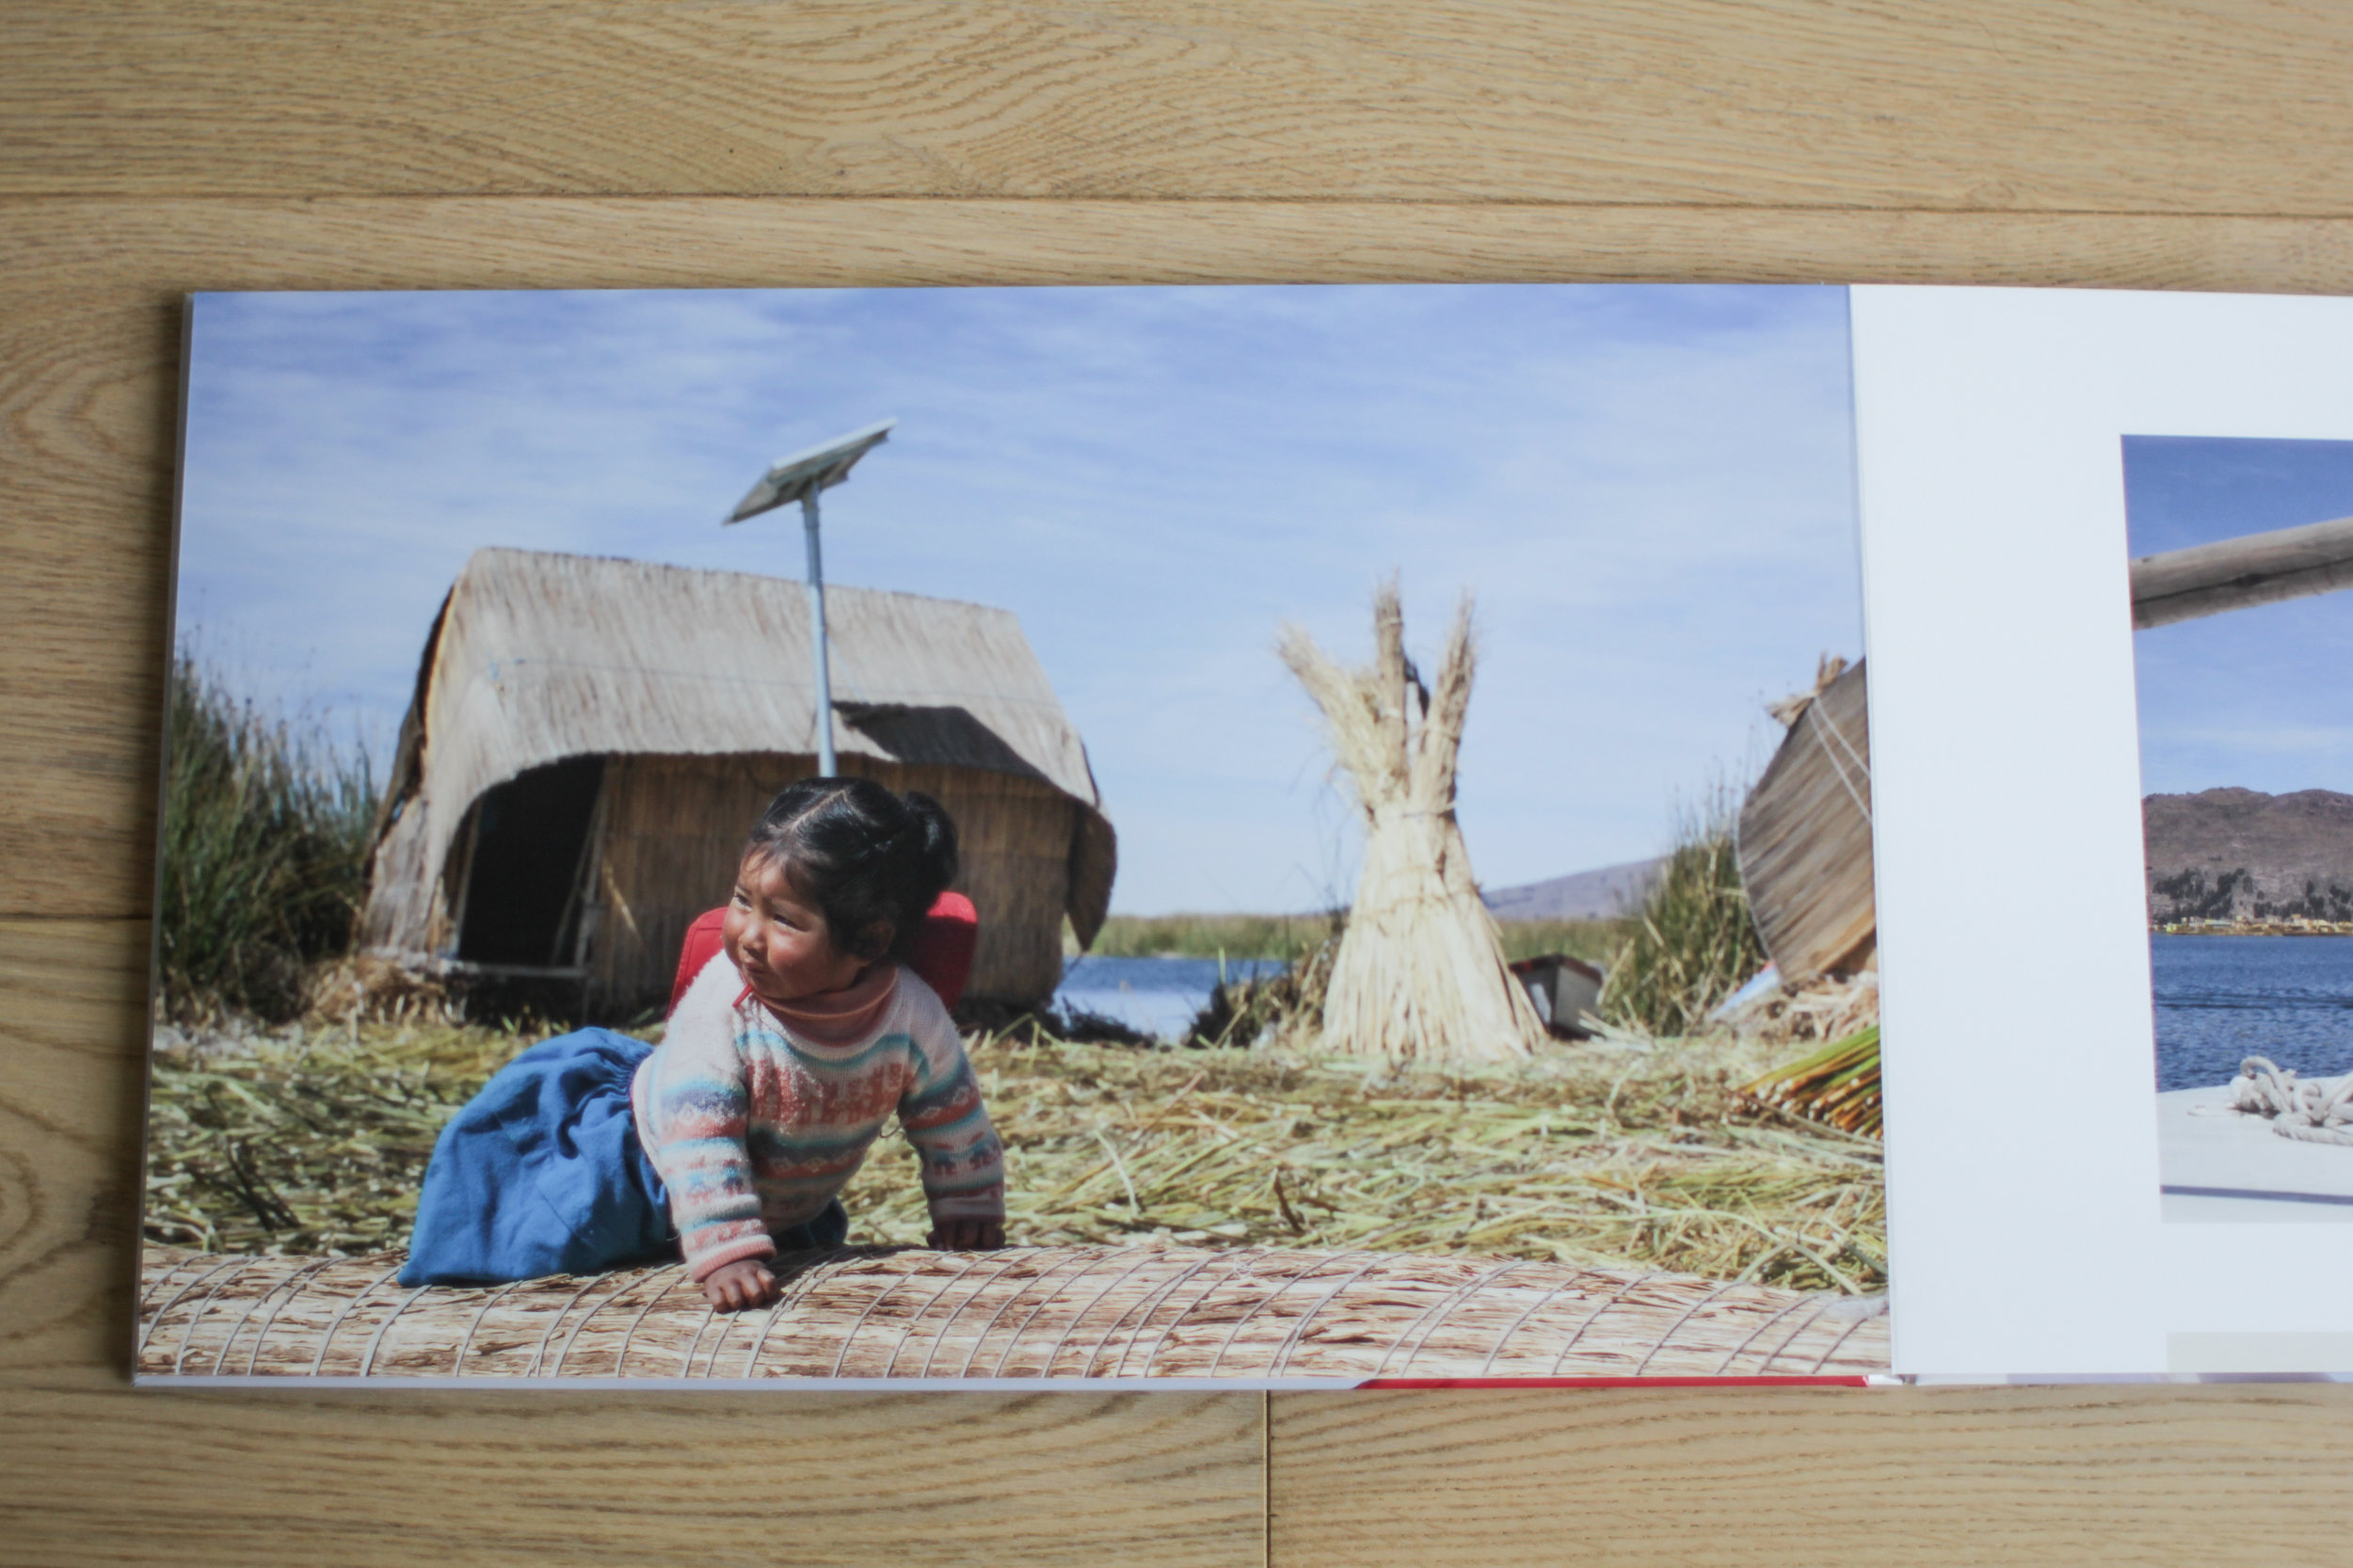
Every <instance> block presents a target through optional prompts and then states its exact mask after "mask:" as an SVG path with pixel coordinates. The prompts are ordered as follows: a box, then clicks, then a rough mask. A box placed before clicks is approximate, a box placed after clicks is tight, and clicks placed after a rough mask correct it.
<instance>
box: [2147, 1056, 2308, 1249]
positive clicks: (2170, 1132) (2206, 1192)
mask: <svg viewBox="0 0 2353 1568" xmlns="http://www.w3.org/2000/svg"><path fill="white" fill-rule="evenodd" d="M2230 1104H2231V1090H2230V1087H2229V1085H2227V1084H2217V1085H2216V1086H2215V1087H2213V1088H2210V1089H2176V1090H2173V1091H2171V1092H2170V1093H2168V1094H2162V1095H2159V1096H2157V1169H2158V1172H2159V1179H2160V1180H2161V1181H2162V1183H2163V1191H2164V1193H2165V1217H2166V1219H2167V1220H2169V1221H2188V1222H2192V1223H2198V1222H2205V1223H2245V1222H2249V1221H2286V1222H2301V1223H2306V1224H2309V1223H2313V1222H2320V1223H2323V1224H2326V1223H2329V1222H2331V1221H2334V1222H2339V1223H2345V1222H2353V1144H2308V1143H2304V1142H2302V1141H2300V1140H2298V1139H2295V1138H2282V1137H2281V1136H2280V1135H2279V1134H2278V1133H2276V1132H2274V1131H2272V1130H2271V1123H2270V1122H2269V1121H2268V1120H2267V1119H2265V1118H2264V1117H2262V1116H2250V1115H2246V1114H2243V1113H2240V1112H2233V1111H2232V1110H2231V1109H2230Z"/></svg>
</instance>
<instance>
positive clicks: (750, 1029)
mask: <svg viewBox="0 0 2353 1568" xmlns="http://www.w3.org/2000/svg"><path fill="white" fill-rule="evenodd" d="M955 872H956V836H955V825H954V824H953V823H952V822H951V821H950V820H949V818H948V815H947V813H946V812H945V811H943V810H941V809H940V808H939V806H938V804H937V803H936V802H935V801H933V800H932V799H930V797H928V796H926V795H922V794H918V793H915V792H908V793H907V794H905V795H904V796H901V795H895V794H893V793H891V792H890V791H888V790H887V789H884V788H883V787H882V786H881V785H879V784H876V783H873V782H872V780H869V779H862V778H820V779H809V780H806V781H804V782H802V783H799V784H795V785H793V786H792V788H791V789H788V790H786V791H785V792H783V793H782V794H779V795H778V796H776V799H775V800H774V801H772V802H771V803H770V804H769V807H768V809H767V810H766V811H765V812H763V813H762V814H761V816H760V821H759V823H758V824H756V825H755V826H754V827H753V829H752V835H751V840H750V842H749V843H748V844H747V845H746V846H745V848H744V857H743V862H742V865H741V867H740V868H739V870H738V872H737V874H736V885H735V889H734V894H733V897H732V898H731V900H730V901H729V903H728V910H727V914H726V917H725V923H724V925H723V927H722V951H721V952H719V953H718V954H717V955H715V956H713V957H712V959H711V961H710V962H709V963H708V964H707V965H705V966H704V968H703V969H702V972H701V973H700V974H698V975H696V977H695V979H694V981H693V983H692V984H689V985H688V986H687V988H686V991H685V993H684V995H683V996H682V997H680V1000H679V1002H678V1005H677V1007H676V1008H675V1009H674V1010H673V1011H672V1013H671V1016H670V1024H669V1029H668V1031H667V1032H666V1033H665V1035H664V1041H663V1044H662V1045H661V1046H660V1047H658V1048H657V1047H654V1046H649V1045H648V1044H646V1043H645V1042H644V1041H641V1040H632V1039H630V1038H629V1037H627V1036H625V1035H620V1034H616V1033H614V1032H611V1031H609V1030H601V1029H587V1030H581V1031H578V1032H574V1033H571V1034H567V1035H562V1036H560V1037H558V1038H556V1039H553V1040H549V1041H546V1042H543V1043H542V1044H540V1045H537V1046H535V1047H533V1048H531V1049H530V1050H527V1051H525V1052H524V1053H523V1054H522V1055H521V1056H519V1057H517V1058H516V1059H515V1060H514V1061H513V1062H511V1063H509V1064H507V1065H506V1066H505V1067H504V1068H502V1069H501V1070H500V1071H499V1073H498V1075H497V1076H496V1077H494V1078H493V1079H491V1080H490V1081H489V1082H488V1084H486V1085H484V1086H483V1089H482V1092H481V1093H480V1094H479V1095H477V1096H474V1098H473V1099H472V1101H471V1102H469V1103H468V1105H467V1106H466V1108H465V1109H464V1110H463V1111H461V1112H458V1114H457V1116H456V1119H454V1120H453V1121H452V1122H451V1123H450V1124H449V1126H448V1127H447V1128H444V1129H443V1130H442V1133H441V1137H440V1142H439V1143H438V1144H436V1145H435V1147H434V1151H433V1160H432V1163H431V1165H430V1166H428V1167H427V1169H426V1171H425V1178H424V1191H423V1192H422V1194H421V1195H420V1197H419V1200H418V1204H417V1224H416V1231H415V1235H414V1237H413V1239H412V1240H411V1242H410V1246H409V1256H408V1265H407V1267H405V1268H404V1269H403V1270H402V1271H401V1275H400V1278H401V1283H402V1284H404V1285H474V1284H484V1283H489V1282H493V1281H504V1280H513V1279H531V1278H536V1277H537V1276H538V1275H541V1274H551V1273H570V1274H587V1273H599V1272H604V1271H606V1270H610V1269H616V1268H620V1267H623V1266H625V1265H628V1264H633V1263H642V1262H646V1261H648V1260H652V1259H657V1258H660V1257H663V1256H676V1254H677V1253H678V1252H680V1251H682V1252H683V1254H684V1256H685V1259H686V1266H687V1271H688V1272H689V1273H691V1274H692V1275H693V1276H694V1278H695V1279H696V1281H698V1282H699V1283H700V1284H701V1285H702V1288H703V1293H704V1294H705V1295H706V1296H707V1297H708V1298H709V1299H710V1301H711V1304H712V1306H714V1307H716V1308H718V1309H719V1310H721V1311H723V1312H732V1311H738V1310H741V1309H743V1308H744V1307H753V1306H764V1305H767V1304H770V1303H772V1302H774V1301H775V1300H776V1295H777V1286H776V1275H775V1274H774V1273H773V1272H771V1271H770V1269H769V1268H768V1259H770V1258H772V1257H774V1256H776V1253H777V1252H778V1251H779V1250H780V1249H788V1248H790V1249H797V1248H806V1247H815V1246H831V1245H837V1244H839V1243H840V1241H841V1240H843V1239H844V1237H845V1236H846V1235H847V1234H848V1230H849V1219H848V1216H847V1214H846V1213H845V1212H844V1210H843V1209H842V1207H841V1203H840V1196H839V1194H840V1192H841V1189H842V1188H843V1187H844V1186H846V1185H847V1184H848V1183H849V1180H850V1178H851V1176H854V1175H856V1172H857V1169H858V1167H859V1165H860V1164H862V1163H863V1162H864V1161H865V1159H866V1154H867V1150H868V1149H869V1148H870V1147H872V1144H873V1142H874V1139H875V1137H876V1136H877V1135H878V1134H879V1133H880V1132H881V1130H882V1126H883V1123H884V1122H885V1121H886V1120H887V1119H888V1118H889V1117H890V1116H891V1115H893V1114H894V1113H895V1114H896V1115H897V1117H898V1120H899V1125H900V1126H901V1127H902V1128H904V1130H905V1132H906V1136H907V1139H908V1141H909V1142H910V1143H912V1144H914V1145H915V1147H916V1150H917V1152H918V1154H919V1156H920V1161H921V1170H922V1182H923V1193H924V1197H925V1200H926V1202H927V1204H928V1206H929V1208H930V1209H931V1218H932V1232H931V1244H932V1245H933V1246H935V1247H941V1248H950V1249H958V1250H985V1249H990V1248H995V1247H1000V1246H1002V1245H1003V1244H1004V1212H1005V1208H1004V1195H1005V1194H1004V1163H1003V1160H1004V1157H1003V1149H1002V1146H1001V1145H1000V1143H999V1141H998V1138H997V1134H996V1132H995V1130H994V1129H993V1128H991V1127H990V1125H989V1120H988V1112H987V1111H986V1109H985V1108H984V1106H983V1105H982V1103H981V1090H980V1083H979V1081H978V1080H976V1079H975V1078H974V1076H973V1073H972V1067H971V1064H969V1063H968V1061H967V1060H966V1059H965V1055H964V1048H963V1046H962V1044H961V1042H959V1040H958V1039H957V1037H956V1031H955V1026H954V1025H953V1024H952V1022H951V1021H950V1020H949V1017H948V1013H947V1009H946V1008H944V1007H943V1006H941V1005H940V1001H939V998H938V997H937V996H936V994H935V993H934V992H933V991H932V989H931V987H930V986H928V985H926V984H924V983H923V982H922V980H921V979H920V978H919V977H918V976H916V975H915V974H914V973H913V972H912V971H910V970H908V969H907V968H904V967H903V966H902V965H901V964H900V963H899V962H898V959H899V958H900V957H903V956H904V953H905V951H906V948H907V944H908V942H909V941H910V940H911V939H912V938H913V936H914V935H915V933H916V930H917V927H918V924H919V922H920V920H921V918H922V916H923V913H924V911H925V910H927V909H929V908H930V907H931V905H932V904H933V902H934V901H935V900H936V898H937V897H938V896H939V894H940V892H941V890H942V889H944V888H946V887H947V886H948V884H949V882H950V881H952V879H953V878H954V876H955Z"/></svg>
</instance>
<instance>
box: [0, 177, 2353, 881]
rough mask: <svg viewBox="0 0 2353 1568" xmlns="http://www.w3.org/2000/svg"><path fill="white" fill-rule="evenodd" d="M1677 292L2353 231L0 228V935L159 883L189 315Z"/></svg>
mask: <svg viewBox="0 0 2353 1568" xmlns="http://www.w3.org/2000/svg"><path fill="white" fill-rule="evenodd" d="M1284 279H1299V280H1325V281H1335V282H1346V281H1364V280H1378V279H1417V280H1451V281H1503V280H1560V281H1569V280H1708V281H1768V282H1821V281H1836V280H1884V281H1903V282H1961V281H1971V280H1975V281H1981V282H2000V283H2009V284H2099V285H2104V286H2112V287H2175V288H2186V287H2195V288H2207V289H2246V290H2262V291H2278V292H2315V291H2325V290H2340V289H2347V288H2353V219H2297V218H2197V217H2132V218H2113V219H2102V220H2092V219H2087V218H2081V217H2053V216H2003V215H1991V216H1990V215H1974V216H1972V215H1962V216H1953V215H1934V214H1918V213H1787V212H1771V213H1726V212H1689V211H1673V210H1666V209H1649V208H1606V209H1579V210H1564V209H1545V208H1527V207H1504V206H1493V205H1475V204H1460V203H1455V204H1436V203H1433V204H1403V205H1380V204H1373V203H1329V204H1324V205H1319V206H1312V207H1301V206H1292V205H1283V204H1273V203H1250V202H1117V201H1096V202H1059V203H1052V204H1046V203H1036V202H1020V201H947V200H937V201H935V200H920V201H904V200H871V201H826V200H789V201H762V200H743V199H726V198H695V199H676V200H660V199H626V200H624V199H603V200H577V199H570V198H535V199H527V200H525V199H482V198H448V199H440V198H437V199H428V200H388V199H350V200H342V199H336V200H327V199H322V200H303V201H289V200H242V199H234V200H232V199H190V200H153V201H150V200H105V199H88V198H54V199H53V198H40V199H25V198H19V199H14V200H5V199H0V519H4V520H5V523H4V524H0V526H5V527H6V529H7V536H8V551H9V567H10V569H9V570H8V572H7V573H6V574H5V575H0V624H6V625H7V626H8V627H9V628H10V629H11V636H12V638H13V639H14V640H13V643H12V648H11V651H12V654H13V655H14V656H13V657H11V658H10V659H9V660H8V661H7V662H6V663H5V664H0V705H4V706H0V712H6V714H7V715H8V722H9V724H10V725H11V727H12V728H11V731H10V732H11V735H12V739H13V743H14V744H10V745H8V746H7V747H0V798H4V799H6V800H7V801H8V808H7V809H6V810H5V811H0V856H4V857H5V859H6V862H7V863H8V864H10V865H11V866H13V867H15V868H17V874H16V875H14V876H12V877H11V878H9V879H8V881H7V882H6V883H5V884H0V916H6V915H29V914H35V913H47V914H52V915H71V916H77V917H85V916H86V917H104V918H117V919H132V918H139V917H142V916H144V915H145V914H146V912H147V910H148V907H149V901H150V888H151V887H152V826H151V819H152V799H153V781H154V776H155V766H156V743H155V728H154V723H153V721H152V715H153V714H155V713H156V712H157V711H158V710H157V704H158V702H159V700H160V690H161V686H160V672H161V669H162V664H163V651H164V637H165V634H164V623H165V615H166V607H167V605H168V577H169V570H168V552H169V545H170V494H171V472H172V462H173V440H174V437H173V431H174V429H175V422H176V419H177V407H178V379H177V377H178V368H177V367H178V361H179V352H180V317H181V309H180V297H181V296H182V295H183V294H184V293H185V292H187V291H190V290H199V289H264V288H275V289H322V288H328V289H332V288H348V289H372V288H393V287H413V288H459V287H476V288H529V287H565V288H624V287H671V288H677V287H690V286H708V287H722V286H724V287H752V286H777V285H786V284H799V285H813V286H842V285H907V284H972V283H984V282H995V283H1030V284H1041V283H1062V282H1076V283H1112V282H1187V283H1206V282H1246V281H1264V280H1284Z"/></svg>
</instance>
